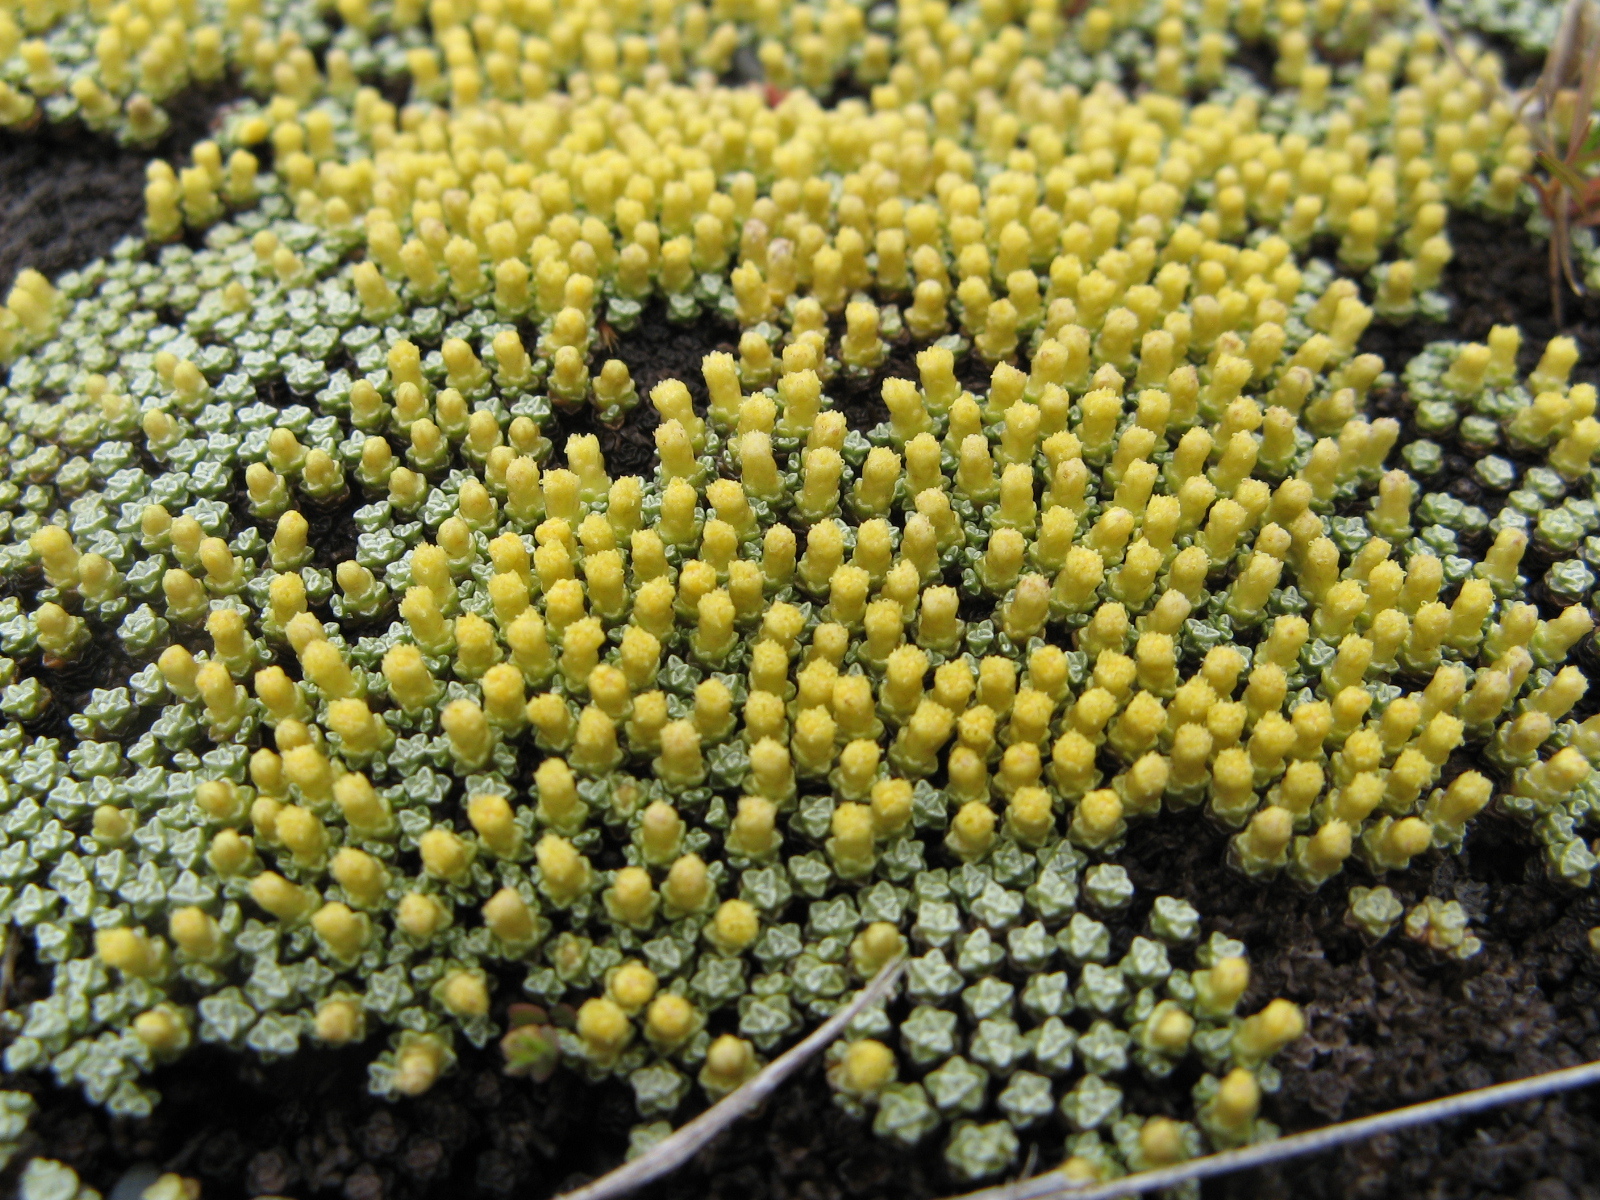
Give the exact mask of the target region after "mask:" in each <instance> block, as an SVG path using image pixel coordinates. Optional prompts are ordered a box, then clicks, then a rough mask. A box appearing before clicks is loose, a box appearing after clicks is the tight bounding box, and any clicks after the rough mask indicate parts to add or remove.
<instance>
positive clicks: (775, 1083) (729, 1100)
mask: <svg viewBox="0 0 1600 1200" xmlns="http://www.w3.org/2000/svg"><path fill="white" fill-rule="evenodd" d="M904 969H905V957H904V956H903V955H902V956H901V957H899V958H896V959H895V960H894V961H893V962H891V963H888V964H887V965H886V966H884V968H883V969H882V970H881V971H879V972H878V974H877V975H876V976H874V978H873V980H872V982H871V983H869V984H868V985H867V986H866V987H864V988H862V989H861V991H859V992H857V993H856V996H855V998H854V999H853V1000H851V1001H850V1002H849V1003H848V1004H846V1005H845V1006H844V1007H843V1008H841V1009H840V1010H839V1011H838V1012H836V1013H834V1014H833V1016H831V1017H829V1018H828V1019H827V1020H826V1021H825V1022H823V1024H822V1025H820V1026H819V1027H818V1028H817V1029H816V1031H815V1032H814V1033H812V1034H811V1035H810V1036H809V1037H807V1038H806V1039H805V1040H804V1041H803V1042H801V1043H799V1044H798V1045H797V1046H795V1047H794V1048H793V1049H792V1050H789V1051H787V1052H785V1053H784V1054H782V1055H780V1056H779V1057H778V1058H776V1059H774V1060H773V1061H772V1062H771V1063H769V1064H768V1065H767V1066H766V1067H765V1068H764V1069H763V1070H762V1071H761V1072H760V1073H759V1074H757V1075H755V1076H754V1077H753V1078H752V1079H750V1081H749V1082H748V1083H746V1084H744V1085H743V1086H742V1087H740V1088H738V1089H736V1090H735V1091H733V1092H730V1093H729V1094H728V1095H727V1096H724V1097H723V1098H722V1099H721V1100H719V1101H717V1103H715V1104H713V1105H712V1106H711V1107H710V1108H708V1109H706V1111H705V1112H703V1113H701V1114H700V1115H699V1116H698V1117H696V1118H695V1119H694V1120H692V1121H690V1122H689V1123H688V1124H687V1125H685V1126H684V1127H683V1128H682V1129H679V1130H677V1131H676V1132H674V1133H673V1134H671V1135H670V1136H668V1137H666V1138H664V1139H663V1140H661V1141H659V1142H657V1143H656V1144H655V1145H654V1146H652V1147H651V1148H650V1149H649V1150H647V1151H646V1152H645V1153H643V1154H641V1155H640V1156H639V1157H638V1158H636V1159H634V1160H633V1161H631V1162H626V1163H623V1164H622V1166H620V1167H618V1168H617V1169H616V1170H615V1171H612V1172H610V1173H609V1174H606V1175H602V1176H601V1177H600V1178H599V1179H596V1180H595V1181H594V1182H593V1183H589V1184H585V1185H584V1186H583V1187H581V1188H578V1189H577V1190H576V1191H572V1192H567V1193H566V1194H565V1195H563V1196H560V1197H558V1200H611V1197H613V1196H625V1195H627V1194H628V1193H629V1192H632V1191H635V1190H636V1189H638V1188H641V1187H643V1186H644V1185H645V1184H647V1183H651V1182H653V1181H654V1180H657V1179H660V1178H661V1177H662V1176H663V1175H666V1174H668V1173H669V1172H671V1171H675V1170H676V1169H677V1168H678V1167H680V1166H682V1165H683V1164H684V1163H686V1162H688V1161H689V1160H690V1159H691V1158H693V1157H694V1156H695V1154H696V1153H698V1152H699V1150H700V1148H701V1147H703V1146H705V1145H706V1144H707V1143H708V1142H710V1141H711V1140H712V1139H713V1138H715V1137H716V1136H717V1135H718V1134H719V1133H721V1132H722V1131H723V1130H725V1129H727V1128H728V1127H729V1126H730V1125H732V1124H733V1123H734V1122H736V1121H738V1120H739V1118H740V1117H743V1116H744V1115H745V1114H746V1113H748V1112H750V1110H751V1109H753V1108H755V1107H756V1106H757V1105H758V1104H760V1103H761V1102H762V1101H763V1100H765V1099H766V1098H767V1097H768V1096H770V1095H772V1093H773V1092H775V1091H777V1089H778V1087H779V1085H781V1084H782V1083H783V1081H784V1080H785V1079H787V1078H789V1076H791V1075H793V1074H794V1073H795V1072H796V1071H798V1070H799V1069H800V1068H801V1067H802V1066H804V1065H805V1064H806V1062H807V1061H808V1060H809V1059H810V1058H811V1057H812V1056H813V1055H815V1054H816V1053H817V1052H818V1051H819V1050H822V1049H823V1048H825V1047H826V1046H827V1045H828V1043H829V1042H831V1041H833V1039H834V1038H836V1037H838V1036H839V1034H840V1033H842V1032H843V1031H844V1027H845V1026H846V1025H848V1024H849V1023H850V1022H851V1021H852V1020H854V1019H855V1017H856V1015H857V1014H858V1013H860V1012H862V1011H863V1010H865V1009H867V1008H870V1007H872V1005H874V1004H876V1003H877V1002H878V1001H879V1000H882V999H883V998H884V997H886V996H887V995H888V994H889V992H890V990H891V989H892V988H893V987H894V985H895V983H896V982H897V981H898V980H899V978H900V972H901V971H903V970H904Z"/></svg>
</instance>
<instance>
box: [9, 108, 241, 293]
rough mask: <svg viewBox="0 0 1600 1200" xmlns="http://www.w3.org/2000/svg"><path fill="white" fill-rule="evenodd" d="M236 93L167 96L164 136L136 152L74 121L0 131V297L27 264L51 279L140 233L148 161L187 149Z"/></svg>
mask: <svg viewBox="0 0 1600 1200" xmlns="http://www.w3.org/2000/svg"><path fill="white" fill-rule="evenodd" d="M236 96H237V93H236V92H233V91H231V90H229V89H226V88H220V87H219V88H215V89H198V88H195V89H190V90H189V91H186V92H182V93H180V94H179V95H177V96H174V97H172V98H171V99H170V100H168V101H167V102H166V104H165V105H164V106H163V107H165V108H166V110H167V114H168V115H169V116H170V117H171V119H172V124H171V126H170V127H169V128H168V130H167V132H166V134H165V135H163V137H162V138H161V140H160V141H159V142H157V143H156V144H155V145H154V146H147V147H142V148H138V149H134V148H127V147H121V146H118V145H116V144H115V143H114V142H112V141H111V140H109V139H108V138H106V137H103V136H101V135H99V134H96V133H93V132H91V131H89V130H87V129H85V128H83V126H81V125H79V124H78V123H76V122H70V123H66V124H62V125H50V124H48V123H44V124H41V125H40V126H39V127H38V128H35V129H30V130H28V131H27V132H22V133H14V132H0V297H3V296H4V294H5V293H6V292H8V291H9V290H10V289H11V283H12V281H13V280H14V279H15V278H16V276H17V272H18V271H20V270H22V269H23V268H24V267H33V268H34V269H35V270H37V271H40V272H42V273H43V274H45V275H46V276H48V277H50V278H54V277H55V276H56V275H58V274H60V273H61V272H62V271H68V270H71V269H73V268H74V267H81V266H83V265H84V264H85V263H88V262H92V261H93V260H94V259H96V258H98V257H100V256H101V255H102V254H105V253H106V251H108V250H110V249H111V247H112V246H114V245H115V244H116V243H117V242H118V241H119V240H120V239H122V238H125V237H127V236H128V235H130V234H137V233H140V232H142V231H143V228H144V184H145V178H144V169H145V164H146V163H148V162H149V161H150V160H151V159H152V158H168V157H171V156H173V155H176V154H179V153H184V152H187V150H188V148H189V147H190V146H192V145H193V144H194V143H195V142H197V141H199V140H200V139H201V138H203V137H205V136H206V134H207V133H208V132H209V131H210V129H211V123H212V121H213V120H214V119H215V116H216V113H217V110H218V109H219V108H220V107H221V106H222V105H223V104H225V103H227V102H228V101H230V100H233V99H235V98H236Z"/></svg>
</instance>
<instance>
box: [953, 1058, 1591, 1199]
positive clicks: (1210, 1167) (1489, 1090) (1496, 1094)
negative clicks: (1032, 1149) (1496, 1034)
mask: <svg viewBox="0 0 1600 1200" xmlns="http://www.w3.org/2000/svg"><path fill="white" fill-rule="evenodd" d="M1593 1083H1600V1062H1594V1063H1585V1064H1583V1065H1582V1066H1578V1067H1567V1068H1566V1069H1564V1070H1560V1071H1550V1072H1547V1073H1546V1074H1543V1075H1534V1076H1532V1077H1530V1078H1528V1079H1518V1080H1515V1081H1514V1082H1512V1083H1499V1084H1495V1085H1493V1086H1492V1087H1485V1088H1477V1089H1475V1090H1473V1091H1470V1092H1460V1093H1457V1094H1456V1095H1454V1096H1444V1097H1442V1098H1440V1099H1438V1100H1428V1101H1425V1102H1424V1103H1422V1104H1412V1105H1409V1106H1408V1107H1406V1108H1397V1109H1394V1110H1393V1111H1391V1112H1386V1113H1378V1114H1377V1115H1376V1116H1371V1117H1362V1118H1360V1119H1359V1120H1355V1121H1344V1122H1342V1123H1340V1124H1338V1125H1328V1126H1325V1127H1323V1128H1322V1129H1313V1130H1310V1131H1309V1132H1307V1133H1297V1134H1295V1135H1293V1136H1292V1137H1286V1138H1279V1139H1278V1140H1276V1141H1271V1142H1261V1143H1259V1144H1257V1145H1254V1146H1243V1147H1241V1148H1240V1149H1238V1150H1227V1151H1224V1152H1223V1153H1221V1154H1211V1155H1207V1156H1206V1157H1205V1158H1197V1159H1194V1160H1192V1161H1190V1162H1186V1163H1179V1164H1178V1165H1176V1166H1172V1167H1162V1168H1161V1169H1159V1170H1155V1171H1144V1172H1141V1173H1140V1174H1137V1175H1129V1176H1126V1177H1124V1178H1122V1179H1115V1180H1112V1181H1111V1182H1109V1183H1097V1184H1094V1185H1093V1186H1089V1187H1085V1186H1083V1185H1081V1184H1074V1183H1071V1182H1069V1181H1067V1180H1065V1179H1062V1178H1061V1176H1060V1175H1057V1174H1055V1173H1053V1172H1052V1173H1048V1174H1044V1175H1036V1176H1034V1177H1033V1178H1032V1179H1021V1180H1018V1181H1017V1182H1015V1183H1008V1184H1002V1185H1001V1186H999V1187H991V1188H984V1189H983V1190H982V1191H977V1192H968V1193H966V1194H965V1195H963V1196H959V1197H953V1198H952V1200H1115V1198H1117V1197H1122V1196H1137V1195H1142V1194H1144V1193H1146V1192H1153V1191H1156V1190H1157V1189H1160V1188H1170V1187H1176V1186H1178V1185H1179V1184H1183V1183H1188V1182H1189V1181H1190V1180H1196V1179H1208V1178H1210V1177H1211V1176H1213V1175H1225V1174H1227V1173H1228V1172H1230V1171H1240V1170H1244V1169H1245V1168H1247V1167H1262V1166H1267V1165H1269V1164H1271V1163H1279V1162H1285V1161H1287V1160H1289V1159H1292V1158H1299V1157H1301V1156H1302V1155H1306V1154H1316V1153H1318V1152H1320V1151H1323V1150H1331V1149H1333V1148H1334V1147H1336V1146H1343V1145H1346V1144H1348V1143H1350V1142H1358V1141H1361V1140H1362V1139H1363V1138H1369V1137H1376V1136H1377V1135H1379V1134H1382V1133H1394V1132H1396V1131H1397V1130H1401V1129H1409V1128H1411V1127H1412V1126H1414V1125H1429V1124H1432V1123H1433V1122H1435V1121H1446V1120H1449V1119H1451V1118H1452V1117H1464V1116H1466V1115H1468V1114H1469V1113H1476V1112H1482V1111H1484V1110H1485V1109H1490V1108H1498V1107H1500V1106H1501V1105H1504V1104H1515V1103H1517V1102H1518V1101H1521V1100H1534V1099H1537V1098H1538V1097H1540V1096H1548V1095H1550V1094H1552V1093H1554V1092H1564V1091H1568V1090H1570V1089H1572V1088H1580V1087H1586V1086H1587V1085H1589V1084H1593Z"/></svg>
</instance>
